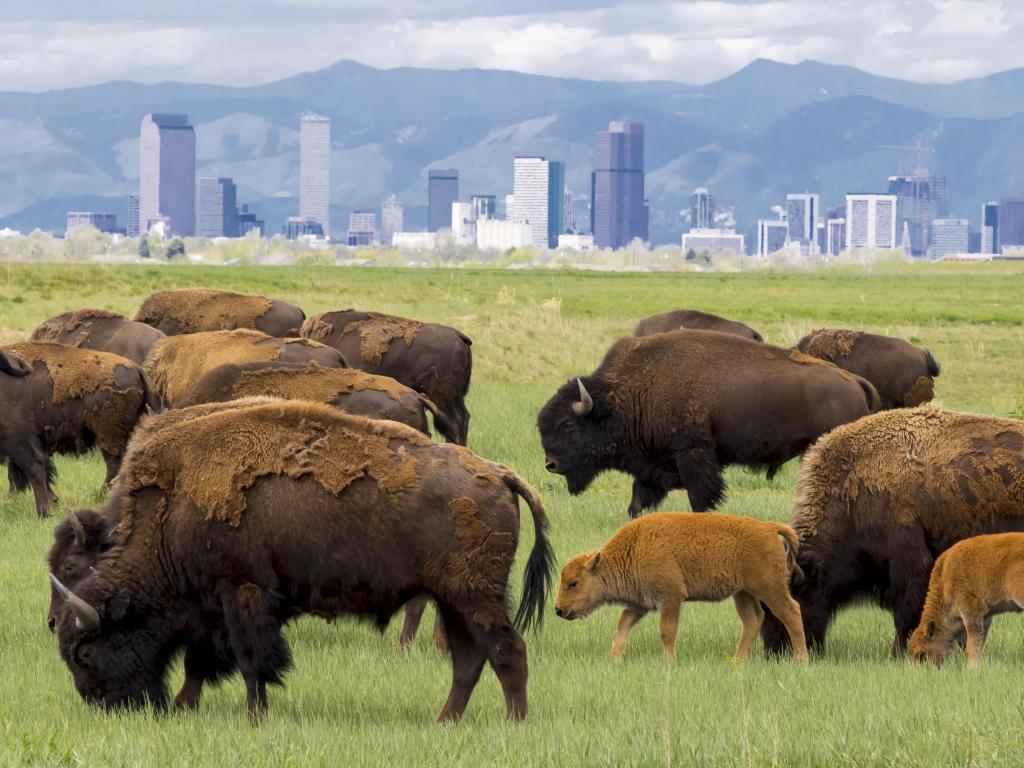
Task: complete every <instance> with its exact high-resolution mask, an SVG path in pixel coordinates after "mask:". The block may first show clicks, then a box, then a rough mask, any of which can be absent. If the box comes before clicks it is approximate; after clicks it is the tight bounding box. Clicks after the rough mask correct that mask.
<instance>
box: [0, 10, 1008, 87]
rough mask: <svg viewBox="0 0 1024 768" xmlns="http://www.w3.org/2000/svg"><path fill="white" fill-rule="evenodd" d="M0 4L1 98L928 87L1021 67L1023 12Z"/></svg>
mask: <svg viewBox="0 0 1024 768" xmlns="http://www.w3.org/2000/svg"><path fill="white" fill-rule="evenodd" d="M0 6H2V8H0V15H2V17H3V22H2V23H0V90H45V89H50V88H63V87H69V86H74V85H84V84H89V83H97V82H102V81H105V80H112V79H130V80H140V81H144V82H154V81H159V80H170V79H173V80H187V81H201V82H210V83H221V84H232V85H248V84H254V83H260V82H267V81H270V80H276V79H280V78H282V77H287V76H288V75H291V74H294V73H296V72H301V71H306V70H312V69H319V68H321V67H324V66H326V65H328V64H330V63H332V62H334V61H337V60H338V59H355V60H357V61H361V62H363V63H365V64H370V65H372V66H376V67H395V66H403V65H411V66H423V67H438V68H444V69H452V68H458V67H488V68H500V69H514V70H519V71H524V72H534V73H538V74H549V75H564V76H571V77H585V78H591V79H616V80H641V79H668V80H678V81H682V82H688V83H706V82H709V81H712V80H715V79H718V78H720V77H723V76H725V75H728V74H730V73H731V72H734V71H735V70H737V69H739V68H741V67H742V66H744V65H745V64H747V63H748V62H750V61H751V60H752V59H754V58H757V57H765V58H770V59H775V60H778V61H783V62H790V63H795V62H798V61H802V60H804V59H817V60H820V61H826V62H829V63H834V64H849V65H852V66H855V67H859V68H861V69H864V70H867V71H869V72H873V73H876V74H882V75H889V76H892V77H899V78H906V79H912V80H921V81H930V82H951V81H954V80H959V79H963V78H968V77H977V76H981V75H985V74H989V73H991V72H996V71H1000V70H1004V69H1009V68H1011V67H1015V66H1022V65H1024V56H1022V54H1021V50H1022V49H1021V41H1022V40H1024V0H775V1H773V2H772V1H769V2H762V1H760V0H700V1H699V2H656V1H653V2H652V1H648V2H642V3H640V2H637V3H634V2H628V0H626V1H619V2H615V0H521V1H520V2H515V0H513V1H512V2H508V0H503V1H501V2H499V0H391V2H377V1H376V0H142V1H141V2H131V3H129V2H125V1H124V0H87V1H86V2H82V0H41V1H40V0H36V2H30V1H29V0H0ZM11 6H15V7H13V8H12V7H11ZM129 6H134V7H129Z"/></svg>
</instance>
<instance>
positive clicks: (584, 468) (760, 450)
mask: <svg viewBox="0 0 1024 768" xmlns="http://www.w3.org/2000/svg"><path fill="white" fill-rule="evenodd" d="M877 404H878V393H877V392H875V388H874V387H872V386H871V384H869V383H868V382H867V381H864V380H863V379H861V378H859V377H856V376H852V375H851V374H849V373H847V372H846V371H842V370H840V369H838V368H836V367H835V366H833V365H829V364H828V363H824V362H822V361H820V360H817V359H815V358H810V357H808V356H806V355H803V354H801V353H799V352H796V351H792V350H787V349H780V348H779V347H773V346H771V345H768V344H763V343H759V342H754V341H750V340H749V339H742V338H739V337H737V336H731V335H728V334H724V333H716V332H713V331H672V332H669V333H659V334H655V335H653V336H646V337H643V338H635V337H628V338H624V339H620V340H619V341H617V342H615V344H614V345H613V346H612V348H611V349H610V350H609V351H608V354H607V355H606V356H605V358H604V360H603V361H602V363H601V365H600V366H598V368H597V370H596V371H594V373H593V374H591V375H589V376H583V377H580V378H578V379H574V380H571V381H569V382H567V383H566V384H564V385H563V386H562V387H561V388H560V389H559V390H558V392H557V393H556V394H555V395H554V397H552V398H551V399H550V400H548V402H547V404H546V405H545V406H544V408H543V409H542V410H541V412H540V415H539V417H538V419H537V424H538V429H539V430H540V436H541V443H542V444H543V447H544V453H545V457H546V467H547V469H548V471H549V472H553V473H555V474H560V475H563V476H564V477H565V480H566V484H567V485H568V488H569V492H570V493H572V494H578V493H582V492H583V491H584V490H586V488H587V486H589V485H590V483H591V482H592V481H593V480H594V478H595V477H597V475H599V474H600V473H601V472H604V471H606V470H612V469H614V470H619V471H622V472H627V473H629V474H630V475H632V476H633V497H632V501H631V502H630V505H629V514H630V516H631V517H635V516H636V515H638V514H640V512H641V511H643V510H645V509H648V508H650V507H653V506H656V505H657V504H659V503H660V502H661V500H662V499H664V498H665V496H666V494H667V493H668V492H669V491H670V490H672V489H674V488H683V489H685V490H686V491H687V493H688V495H689V497H690V506H691V507H692V508H693V509H694V510H695V511H701V512H704V511H708V510H711V509H713V508H714V507H715V506H717V505H718V503H719V502H720V501H721V500H722V498H723V496H724V494H725V482H724V480H723V478H722V472H723V470H724V468H725V467H727V466H729V465H730V464H740V465H745V466H750V467H767V468H768V477H769V478H771V477H772V476H773V475H774V473H775V472H776V471H777V470H778V468H779V467H780V466H782V464H783V463H784V462H786V461H788V460H789V459H792V458H793V457H794V456H797V455H799V454H800V453H802V452H803V451H804V450H805V449H806V448H807V447H808V446H809V445H811V443H813V442H814V441H815V440H816V439H817V438H818V437H819V436H820V435H822V434H824V433H825V432H828V431H829V430H830V429H834V428H835V427H837V426H839V425H840V424H845V423H847V422H850V421H855V420H856V419H859V418H861V417H862V416H866V415H867V414H869V413H871V412H872V411H873V410H875V408H876V407H877Z"/></svg>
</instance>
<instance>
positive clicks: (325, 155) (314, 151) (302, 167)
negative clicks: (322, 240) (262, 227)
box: [299, 115, 331, 238]
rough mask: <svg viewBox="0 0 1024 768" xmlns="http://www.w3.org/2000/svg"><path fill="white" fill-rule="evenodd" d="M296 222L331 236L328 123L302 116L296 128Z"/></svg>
mask: <svg viewBox="0 0 1024 768" xmlns="http://www.w3.org/2000/svg"><path fill="white" fill-rule="evenodd" d="M299 218H300V219H305V220H306V221H312V222H316V223H317V224H319V225H320V228H321V229H322V230H323V233H324V237H326V238H330V236H331V119H330V118H329V117H324V116H322V115H304V116H303V117H302V120H301V121H300V124H299Z"/></svg>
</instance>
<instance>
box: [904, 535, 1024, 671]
mask: <svg viewBox="0 0 1024 768" xmlns="http://www.w3.org/2000/svg"><path fill="white" fill-rule="evenodd" d="M1021 610H1024V533H994V534H989V535H987V536H975V537H973V538H970V539H964V540H963V541H961V542H958V543H957V544H954V545H953V546H952V547H950V548H949V549H947V550H946V551H945V552H943V553H942V554H941V555H940V556H939V559H938V560H936V561H935V567H934V568H932V575H931V579H930V580H929V582H928V597H926V598H925V601H924V611H922V613H921V622H920V623H919V624H918V625H917V629H915V630H914V633H913V634H912V635H911V636H910V658H911V659H913V660H914V661H916V662H924V661H928V660H931V661H932V662H934V663H935V664H941V663H942V662H943V661H945V659H946V656H948V655H949V651H950V649H951V648H952V647H953V643H955V642H956V641H957V640H959V638H960V636H961V635H962V633H963V632H964V631H965V630H966V633H967V644H966V647H965V650H966V651H967V668H968V669H977V668H978V664H980V663H981V651H982V649H983V648H984V647H985V639H986V638H987V637H988V628H989V626H990V625H991V623H992V617H993V616H995V615H996V614H997V613H1009V612H1015V613H1016V612H1020V611H1021Z"/></svg>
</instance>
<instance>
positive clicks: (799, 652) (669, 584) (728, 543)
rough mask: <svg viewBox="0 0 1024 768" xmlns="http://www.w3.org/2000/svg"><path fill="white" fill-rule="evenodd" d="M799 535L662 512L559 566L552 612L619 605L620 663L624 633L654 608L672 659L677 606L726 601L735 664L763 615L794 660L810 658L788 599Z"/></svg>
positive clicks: (759, 523) (579, 613)
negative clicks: (772, 619) (732, 620)
mask: <svg viewBox="0 0 1024 768" xmlns="http://www.w3.org/2000/svg"><path fill="white" fill-rule="evenodd" d="M796 548H797V539H796V533H795V532H794V531H793V529H792V528H790V527H789V526H788V525H782V524H781V523H773V522H767V521H764V520H754V519H753V518H750V517H739V516H736V515H713V514H708V515H687V514H680V513H679V512H662V513H658V514H653V515H648V516H647V517H642V518H640V519H639V520H633V521H631V522H628V523H626V524H625V525H624V526H622V527H621V528H620V529H619V530H618V531H617V532H616V534H615V535H614V536H612V537H611V538H610V539H609V540H608V542H607V543H606V544H605V545H604V546H603V547H601V549H599V550H595V551H593V552H585V553H583V554H582V555H577V556H576V557H574V558H573V559H572V560H570V561H569V563H568V564H567V565H566V566H565V568H564V569H562V581H561V585H560V587H559V590H558V601H557V602H556V603H555V613H557V614H558V615H559V616H561V617H562V618H563V619H569V620H572V619H582V618H584V617H585V616H588V615H590V614H591V613H593V612H594V611H595V610H597V609H598V608H600V607H601V606H602V605H609V604H615V605H624V606H625V608H623V609H622V615H621V616H620V617H619V630H618V632H617V633H616V635H615V642H614V643H612V658H614V659H615V660H616V661H621V660H622V654H623V652H624V651H625V650H626V640H627V639H628V637H629V632H630V630H631V629H633V627H634V626H635V625H636V623H637V622H638V621H640V619H642V618H643V617H644V616H645V615H646V614H647V613H649V612H650V611H657V612H658V617H659V619H660V623H661V642H662V644H663V645H664V647H665V655H666V656H667V657H668V658H669V660H670V661H675V660H676V635H677V633H678V631H679V610H680V604H681V603H685V602H687V601H703V602H714V603H717V602H720V601H722V600H724V599H725V598H727V597H731V598H732V599H733V602H734V603H735V604H736V613H738V614H739V616H740V621H742V622H743V632H742V634H741V635H740V642H739V645H738V646H737V647H736V657H735V658H736V661H742V660H743V659H744V658H746V655H747V652H748V651H749V650H750V645H751V643H753V642H754V640H755V639H756V638H757V633H758V630H760V628H761V622H762V621H763V620H764V610H763V609H762V608H761V603H764V604H765V606H767V608H768V610H769V611H771V612H772V613H773V614H775V615H776V616H779V617H780V618H781V619H782V621H783V622H785V624H786V628H787V629H788V630H789V635H790V637H791V638H793V643H794V647H795V648H796V653H794V659H795V660H796V661H804V660H806V659H807V648H806V647H805V646H804V628H803V624H802V623H801V622H800V607H799V606H798V605H797V604H796V602H794V600H793V598H792V597H790V594H789V579H790V576H791V575H792V574H793V573H794V572H797V573H798V569H797V568H796V561H795V559H794V553H795V551H796Z"/></svg>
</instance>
